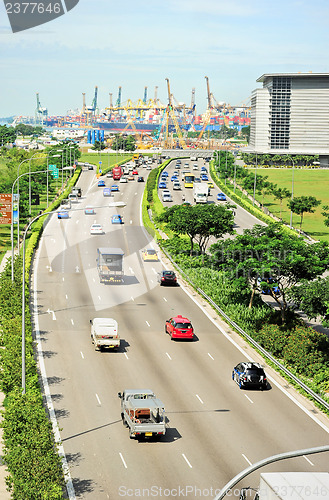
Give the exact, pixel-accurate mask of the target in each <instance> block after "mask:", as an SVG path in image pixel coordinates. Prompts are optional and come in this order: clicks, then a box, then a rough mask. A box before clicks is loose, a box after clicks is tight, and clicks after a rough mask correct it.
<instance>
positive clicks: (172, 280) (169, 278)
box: [158, 270, 177, 286]
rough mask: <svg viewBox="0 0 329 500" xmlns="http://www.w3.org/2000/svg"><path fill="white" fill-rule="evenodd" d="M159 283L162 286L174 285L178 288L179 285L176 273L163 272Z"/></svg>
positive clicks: (160, 274) (159, 277)
mask: <svg viewBox="0 0 329 500" xmlns="http://www.w3.org/2000/svg"><path fill="white" fill-rule="evenodd" d="M158 282H159V283H160V286H162V285H172V286H176V285H177V277H176V274H175V273H174V271H167V270H164V271H161V273H159V274H158Z"/></svg>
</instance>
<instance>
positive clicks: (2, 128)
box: [0, 125, 17, 146]
mask: <svg viewBox="0 0 329 500" xmlns="http://www.w3.org/2000/svg"><path fill="white" fill-rule="evenodd" d="M16 135H17V134H16V131H15V129H14V128H13V127H7V125H0V144H1V146H4V145H5V144H9V143H13V142H15V139H16Z"/></svg>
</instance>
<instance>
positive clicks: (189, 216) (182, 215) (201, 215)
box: [157, 204, 234, 255]
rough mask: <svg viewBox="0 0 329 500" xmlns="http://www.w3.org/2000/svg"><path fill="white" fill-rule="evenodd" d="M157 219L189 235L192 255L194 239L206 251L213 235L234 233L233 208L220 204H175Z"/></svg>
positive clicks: (219, 235)
mask: <svg viewBox="0 0 329 500" xmlns="http://www.w3.org/2000/svg"><path fill="white" fill-rule="evenodd" d="M157 221H158V222H166V223H167V224H168V228H169V229H171V230H172V231H173V232H174V233H176V234H180V235H184V234H186V235H188V237H189V238H190V244H191V246H190V255H192V254H193V243H194V241H195V242H196V243H198V245H199V248H200V252H201V253H204V252H205V250H206V246H207V243H208V242H209V238H210V237H211V236H214V237H216V238H220V237H221V236H223V235H224V234H233V233H234V230H233V225H234V215H233V212H232V210H229V209H228V208H226V207H224V206H218V205H217V206H216V205H200V204H199V205H174V206H173V207H170V208H168V209H166V210H165V211H164V212H163V213H162V214H161V215H160V216H158V217H157Z"/></svg>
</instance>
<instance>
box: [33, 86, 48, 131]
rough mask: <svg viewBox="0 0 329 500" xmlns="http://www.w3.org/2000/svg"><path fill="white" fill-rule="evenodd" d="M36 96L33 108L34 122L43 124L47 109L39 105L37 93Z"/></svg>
mask: <svg viewBox="0 0 329 500" xmlns="http://www.w3.org/2000/svg"><path fill="white" fill-rule="evenodd" d="M36 97H37V107H36V109H35V123H41V124H42V125H43V120H44V118H46V117H47V116H48V109H47V108H44V107H42V106H41V104H40V99H39V94H38V93H37V95H36Z"/></svg>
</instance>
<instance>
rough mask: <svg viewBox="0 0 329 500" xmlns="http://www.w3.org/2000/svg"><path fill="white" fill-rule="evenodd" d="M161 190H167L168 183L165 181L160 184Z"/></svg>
mask: <svg viewBox="0 0 329 500" xmlns="http://www.w3.org/2000/svg"><path fill="white" fill-rule="evenodd" d="M159 189H167V183H166V182H164V181H161V182H159Z"/></svg>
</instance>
